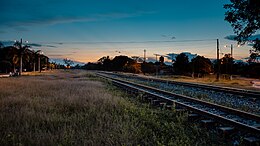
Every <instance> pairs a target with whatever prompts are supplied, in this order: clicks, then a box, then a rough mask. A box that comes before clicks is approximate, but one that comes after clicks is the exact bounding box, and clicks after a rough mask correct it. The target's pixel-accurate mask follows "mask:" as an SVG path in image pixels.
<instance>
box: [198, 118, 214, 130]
mask: <svg viewBox="0 0 260 146" xmlns="http://www.w3.org/2000/svg"><path fill="white" fill-rule="evenodd" d="M200 122H201V125H202V127H204V128H213V127H214V126H215V121H213V120H210V119H209V120H208V119H207V120H201V121H200Z"/></svg>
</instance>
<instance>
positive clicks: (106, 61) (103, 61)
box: [98, 56, 112, 70]
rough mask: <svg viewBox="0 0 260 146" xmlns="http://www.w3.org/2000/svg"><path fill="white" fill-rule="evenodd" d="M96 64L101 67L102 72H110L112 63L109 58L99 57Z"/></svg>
mask: <svg viewBox="0 0 260 146" xmlns="http://www.w3.org/2000/svg"><path fill="white" fill-rule="evenodd" d="M98 62H99V63H100V64H101V65H102V68H101V69H103V70H112V61H111V59H110V58H109V56H104V57H101V58H100V59H99V60H98Z"/></svg>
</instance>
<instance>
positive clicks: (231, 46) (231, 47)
mask: <svg viewBox="0 0 260 146" xmlns="http://www.w3.org/2000/svg"><path fill="white" fill-rule="evenodd" d="M230 49H231V54H230V55H231V61H232V62H231V66H230V80H232V68H233V44H231V45H230Z"/></svg>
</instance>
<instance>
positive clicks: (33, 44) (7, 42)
mask: <svg viewBox="0 0 260 146" xmlns="http://www.w3.org/2000/svg"><path fill="white" fill-rule="evenodd" d="M0 42H1V43H3V44H4V46H12V45H13V44H14V42H15V41H11V40H7V41H6V40H4V41H1V40H0ZM27 45H29V46H31V47H47V48H57V47H56V46H54V45H48V44H39V43H28V44H27Z"/></svg>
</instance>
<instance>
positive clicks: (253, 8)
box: [224, 0, 260, 51]
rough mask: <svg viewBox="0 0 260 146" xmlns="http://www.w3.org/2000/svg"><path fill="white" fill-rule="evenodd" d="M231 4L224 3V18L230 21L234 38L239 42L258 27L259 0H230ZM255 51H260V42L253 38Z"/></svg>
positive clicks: (259, 20) (242, 41)
mask: <svg viewBox="0 0 260 146" xmlns="http://www.w3.org/2000/svg"><path fill="white" fill-rule="evenodd" d="M230 1H231V4H225V5H224V8H225V9H226V10H227V11H226V13H225V20H226V21H228V22H229V23H231V26H232V27H233V29H234V32H235V33H236V34H237V37H236V40H237V41H238V43H240V44H244V43H245V42H246V41H248V38H249V37H250V36H252V35H253V34H254V33H255V32H256V31H257V30H259V29H260V8H259V6H260V1H259V0H230ZM254 42H255V45H254V49H255V51H260V42H259V41H257V40H254Z"/></svg>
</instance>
